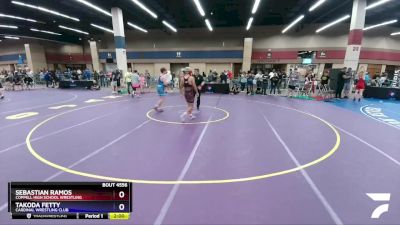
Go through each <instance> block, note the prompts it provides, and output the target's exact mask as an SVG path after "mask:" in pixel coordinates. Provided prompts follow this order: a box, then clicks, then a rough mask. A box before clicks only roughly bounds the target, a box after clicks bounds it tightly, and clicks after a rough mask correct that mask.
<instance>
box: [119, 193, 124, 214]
mask: <svg viewBox="0 0 400 225" xmlns="http://www.w3.org/2000/svg"><path fill="white" fill-rule="evenodd" d="M118 197H119V198H121V199H123V198H124V197H125V192H123V191H120V192H119V193H118ZM118 208H119V210H120V211H124V209H125V205H124V204H123V203H121V204H119V206H118Z"/></svg>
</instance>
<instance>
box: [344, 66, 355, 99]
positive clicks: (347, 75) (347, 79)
mask: <svg viewBox="0 0 400 225" xmlns="http://www.w3.org/2000/svg"><path fill="white" fill-rule="evenodd" d="M352 73H353V72H352V69H351V68H348V69H347V71H346V73H345V75H344V76H343V80H344V86H343V89H344V98H349V94H350V89H351V77H352V76H353V75H352Z"/></svg>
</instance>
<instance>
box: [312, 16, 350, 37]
mask: <svg viewBox="0 0 400 225" xmlns="http://www.w3.org/2000/svg"><path fill="white" fill-rule="evenodd" d="M348 18H350V15H346V16H344V17H342V18H340V19H337V20H335V21H333V22H332V23H329V24H327V25H325V26H323V27H321V28H319V29H318V30H317V31H316V33H319V32H321V31H323V30H325V29H328V28H329V27H331V26H333V25H336V24H338V23H340V22H342V21H345V20H347V19H348Z"/></svg>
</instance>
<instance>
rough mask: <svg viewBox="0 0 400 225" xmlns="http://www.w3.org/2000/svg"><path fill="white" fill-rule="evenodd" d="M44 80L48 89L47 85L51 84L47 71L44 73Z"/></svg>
mask: <svg viewBox="0 0 400 225" xmlns="http://www.w3.org/2000/svg"><path fill="white" fill-rule="evenodd" d="M44 80H45V81H46V87H49V84H50V83H51V76H50V73H49V71H46V72H45V73H44Z"/></svg>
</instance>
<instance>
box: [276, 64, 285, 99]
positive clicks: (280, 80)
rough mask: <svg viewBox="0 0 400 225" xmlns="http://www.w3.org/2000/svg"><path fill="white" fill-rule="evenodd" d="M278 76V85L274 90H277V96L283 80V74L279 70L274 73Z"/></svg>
mask: <svg viewBox="0 0 400 225" xmlns="http://www.w3.org/2000/svg"><path fill="white" fill-rule="evenodd" d="M276 74H277V75H278V85H277V86H276V88H277V89H278V95H280V94H281V86H282V80H283V74H282V72H281V71H280V70H278V72H277V73H276Z"/></svg>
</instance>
